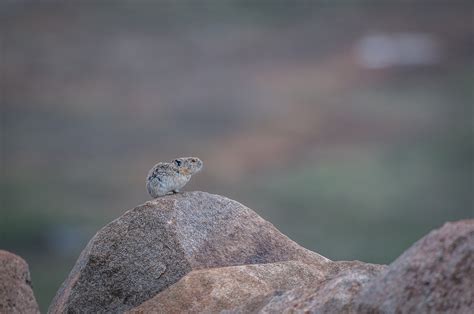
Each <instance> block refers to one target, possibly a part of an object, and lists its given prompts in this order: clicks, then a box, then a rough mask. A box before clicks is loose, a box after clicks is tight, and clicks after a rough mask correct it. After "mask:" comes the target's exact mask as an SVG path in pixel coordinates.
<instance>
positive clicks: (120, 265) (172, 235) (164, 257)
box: [49, 192, 330, 313]
mask: <svg viewBox="0 0 474 314" xmlns="http://www.w3.org/2000/svg"><path fill="white" fill-rule="evenodd" d="M293 260H294V261H300V262H303V263H307V264H312V265H314V266H315V267H320V266H322V265H324V264H327V263H330V261H329V260H328V259H327V258H325V257H323V256H321V255H318V254H316V253H314V252H311V251H309V250H306V249H304V248H303V247H301V246H299V245H298V244H296V243H295V242H293V241H292V240H290V239H289V238H288V237H286V236H285V235H283V234H282V233H280V232H279V231H278V230H277V229H276V228H275V227H274V226H273V225H272V224H271V223H269V222H267V221H265V220H264V219H262V218H261V217H260V216H258V215H257V214H256V213H255V212H253V211H252V210H251V209H249V208H247V207H245V206H243V205H242V204H240V203H238V202H236V201H233V200H230V199H228V198H225V197H222V196H218V195H212V194H208V193H203V192H187V193H183V194H176V195H169V196H165V197H161V198H158V199H156V200H153V201H149V202H147V203H145V204H143V205H141V206H138V207H136V208H134V209H131V210H129V211H127V212H126V213H124V214H123V215H122V216H121V217H119V218H118V219H116V220H114V221H113V222H111V223H110V224H108V225H107V226H105V227H104V228H102V230H100V231H99V232H98V233H97V234H96V235H95V236H94V237H93V238H92V239H91V241H90V242H89V244H88V245H87V246H86V248H85V249H84V250H83V252H82V253H81V255H80V257H79V259H78V260H77V262H76V265H75V266H74V268H73V269H72V271H71V273H70V274H69V276H68V278H67V279H66V281H65V282H64V283H63V285H62V286H61V288H60V289H59V291H58V292H57V294H56V297H55V298H54V300H53V302H52V304H51V306H50V308H49V311H50V312H51V313H63V312H120V311H125V310H128V309H131V308H133V307H135V306H138V305H139V304H141V303H143V302H145V301H147V300H148V299H150V298H152V297H153V296H155V295H156V294H158V293H159V292H161V291H163V290H164V289H166V288H167V287H169V286H170V285H172V284H173V283H175V282H177V281H178V280H179V279H181V278H182V277H184V276H185V275H186V274H187V273H189V272H191V271H192V270H196V269H205V268H211V267H223V266H234V265H247V264H261V263H271V262H281V261H293Z"/></svg>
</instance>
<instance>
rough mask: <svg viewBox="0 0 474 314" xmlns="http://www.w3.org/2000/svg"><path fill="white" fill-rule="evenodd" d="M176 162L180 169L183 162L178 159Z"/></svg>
mask: <svg viewBox="0 0 474 314" xmlns="http://www.w3.org/2000/svg"><path fill="white" fill-rule="evenodd" d="M174 162H175V163H176V165H177V166H178V167H179V166H181V160H178V159H176V160H175V161H174Z"/></svg>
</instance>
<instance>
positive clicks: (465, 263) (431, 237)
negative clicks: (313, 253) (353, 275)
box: [354, 220, 474, 313]
mask: <svg viewBox="0 0 474 314" xmlns="http://www.w3.org/2000/svg"><path fill="white" fill-rule="evenodd" d="M473 302H474V220H463V221H459V222H455V223H446V224H445V225H444V226H443V227H442V228H440V229H438V230H435V231H432V232H431V233H429V234H428V235H427V236H425V237H424V238H422V239H421V240H419V241H418V242H416V243H415V244H414V245H413V246H412V247H411V248H410V249H408V250H407V251H406V252H405V253H403V254H402V255H401V256H400V257H399V258H398V259H396V260H395V261H394V262H393V263H392V264H391V265H390V267H389V268H388V269H387V271H386V272H385V273H384V274H383V275H382V276H380V277H379V278H377V279H375V280H373V281H372V282H370V284H369V285H367V287H365V288H364V289H363V290H362V292H361V294H360V296H359V297H358V298H357V299H356V300H355V305H354V307H355V308H356V309H357V310H358V311H360V312H383V313H474V303H473Z"/></svg>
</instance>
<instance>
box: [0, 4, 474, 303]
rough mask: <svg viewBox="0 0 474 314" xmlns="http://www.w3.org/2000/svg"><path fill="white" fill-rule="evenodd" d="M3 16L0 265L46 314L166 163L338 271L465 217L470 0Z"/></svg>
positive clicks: (90, 9)
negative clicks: (12, 264)
mask: <svg viewBox="0 0 474 314" xmlns="http://www.w3.org/2000/svg"><path fill="white" fill-rule="evenodd" d="M325 3H326V2H316V1H314V2H309V1H308V2H306V1H297V2H295V3H294V4H292V5H291V6H290V5H289V4H288V3H287V2H284V1H275V2H274V3H272V4H270V2H267V1H264V2H258V3H253V2H250V1H248V2H247V1H240V2H239V1H235V2H221V1H212V2H200V3H199V4H197V3H191V2H184V1H183V2H180V1H157V2H151V1H140V2H137V3H132V2H128V1H118V2H114V3H113V4H112V3H111V2H103V3H101V4H99V3H92V2H73V3H59V2H48V3H36V4H34V3H30V2H26V1H20V2H6V3H4V4H2V5H0V15H1V18H2V26H1V29H2V30H1V32H0V34H1V62H0V71H1V72H0V73H1V78H0V90H1V94H2V105H1V110H2V123H1V139H2V182H1V201H2V205H1V219H0V233H1V234H0V235H1V237H0V248H2V249H7V250H10V251H12V252H14V253H16V254H19V255H21V256H22V257H24V258H25V259H26V260H27V261H28V262H29V264H30V267H31V271H32V278H33V284H34V288H35V293H36V295H37V297H38V300H39V302H40V304H41V307H42V309H43V310H45V309H46V308H47V305H48V304H49V302H50V300H51V298H52V297H53V295H54V293H55V291H56V290H57V288H58V287H59V285H60V283H61V282H62V281H63V280H64V278H65V277H66V275H67V273H68V272H69V270H70V269H71V267H72V265H73V264H74V262H75V260H76V258H77V256H78V255H79V253H80V251H81V250H82V248H83V247H84V246H85V244H86V243H87V241H88V239H89V238H90V237H91V236H92V235H93V234H94V233H95V231H97V229H98V228H100V227H101V226H103V225H104V224H106V223H107V222H109V221H111V220H112V219H114V218H115V217H117V216H119V215H120V214H121V213H122V212H124V211H125V210H126V209H128V208H131V207H134V206H136V205H137V204H141V203H143V202H145V201H147V200H148V199H149V196H148V195H147V194H146V190H145V188H144V180H145V175H146V173H147V171H148V169H149V168H150V167H151V166H153V164H154V163H156V162H157V161H163V160H171V159H172V158H174V157H177V156H190V155H195V156H199V157H200V158H201V159H202V160H203V161H204V164H205V169H204V171H203V172H202V173H200V174H199V175H198V176H196V177H195V178H193V180H192V181H191V182H190V184H189V185H188V186H187V187H186V189H187V190H194V189H196V190H203V191H208V192H210V193H218V194H222V195H224V196H227V197H230V198H234V199H236V200H238V201H240V202H242V203H243V204H245V205H248V206H249V207H251V208H253V209H255V210H257V211H259V213H260V214H261V215H262V216H263V217H265V218H266V219H268V220H270V221H271V222H272V223H274V224H275V225H276V226H277V227H278V228H279V229H280V230H281V231H282V232H283V233H285V234H287V235H288V236H290V237H291V238H292V239H294V240H295V241H297V242H298V243H300V244H302V245H303V246H305V247H307V248H309V249H311V250H314V251H316V252H318V253H321V254H323V255H325V256H327V257H329V258H331V259H335V260H339V259H347V260H351V259H359V260H363V261H366V262H374V263H389V262H390V261H392V260H393V259H394V258H395V257H396V256H398V255H399V254H400V253H401V252H402V251H403V250H405V249H406V248H407V247H408V246H409V245H410V244H412V243H413V242H414V241H416V240H417V239H419V238H420V237H421V236H422V235H424V234H426V233H427V232H428V231H429V230H431V229H433V228H436V227H438V226H440V225H441V224H442V223H444V222H445V221H453V220H457V219H461V218H468V217H473V216H474V215H473V211H474V206H473V195H472V191H473V186H472V183H473V177H472V174H473V160H474V159H473V153H474V148H473V118H474V116H473V94H472V90H473V82H474V80H473V79H474V76H473V70H474V63H473V50H474V45H473V38H474V36H473V35H474V34H473V22H472V16H473V13H474V10H473V5H472V4H471V3H470V2H468V1H465V2H463V1H454V2H448V1H445V2H444V1H407V2H403V1H383V2H382V3H379V2H378V4H375V3H374V2H371V1H362V2H361V3H360V4H355V2H354V3H353V2H352V1H345V2H343V1H341V2H338V4H333V5H328V4H325Z"/></svg>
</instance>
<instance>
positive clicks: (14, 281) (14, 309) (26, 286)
mask: <svg viewBox="0 0 474 314" xmlns="http://www.w3.org/2000/svg"><path fill="white" fill-rule="evenodd" d="M0 313H39V308H38V303H36V299H35V296H34V295H33V290H32V289H31V278H30V271H29V269H28V264H27V263H26V262H25V261H24V260H23V259H22V258H21V257H19V256H17V255H15V254H12V253H10V252H7V251H3V250H0Z"/></svg>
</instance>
